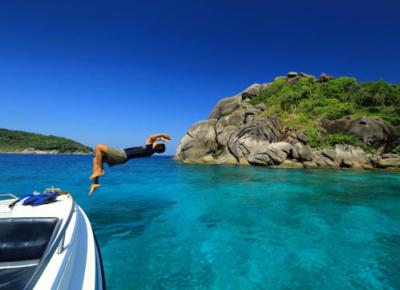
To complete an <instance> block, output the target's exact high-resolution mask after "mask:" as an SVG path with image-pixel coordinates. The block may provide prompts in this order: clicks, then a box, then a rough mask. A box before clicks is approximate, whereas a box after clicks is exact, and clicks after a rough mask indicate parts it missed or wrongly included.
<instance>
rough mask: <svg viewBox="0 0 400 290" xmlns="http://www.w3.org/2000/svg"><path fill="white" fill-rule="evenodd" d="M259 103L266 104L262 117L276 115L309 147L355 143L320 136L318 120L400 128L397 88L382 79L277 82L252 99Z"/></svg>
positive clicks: (349, 139) (340, 137) (313, 79)
mask: <svg viewBox="0 0 400 290" xmlns="http://www.w3.org/2000/svg"><path fill="white" fill-rule="evenodd" d="M258 103H264V104H266V106H267V110H266V111H265V112H264V113H263V114H264V115H271V114H273V115H277V116H279V117H280V118H281V119H282V120H283V122H284V123H285V124H286V125H287V126H288V127H289V128H292V129H296V130H298V129H301V130H303V131H304V132H305V133H306V134H307V135H308V137H309V138H310V145H311V146H312V147H316V146H321V145H323V144H328V145H333V144H337V143H347V144H358V143H357V142H356V141H357V140H355V138H354V137H349V136H346V135H341V136H339V135H337V136H332V135H331V136H323V134H320V130H319V127H318V123H319V121H320V120H321V119H331V120H335V119H340V118H342V117H345V116H347V117H349V118H350V119H355V118H358V117H361V116H371V117H379V118H382V119H383V120H385V121H386V122H388V123H389V124H391V125H392V126H394V127H397V128H398V129H400V85H398V84H395V85H393V84H389V83H387V82H385V81H383V80H380V81H377V82H366V83H358V82H357V80H356V79H354V78H349V77H340V78H337V79H333V80H330V81H327V82H319V81H318V80H317V79H315V78H312V77H302V78H300V79H298V80H297V81H293V82H288V81H286V80H285V79H277V80H275V81H274V82H272V84H271V85H270V86H268V87H267V88H265V89H264V90H263V91H261V92H260V93H259V94H258V95H257V96H255V97H254V98H253V99H252V100H251V104H252V105H256V104H258ZM345 136H346V137H345Z"/></svg>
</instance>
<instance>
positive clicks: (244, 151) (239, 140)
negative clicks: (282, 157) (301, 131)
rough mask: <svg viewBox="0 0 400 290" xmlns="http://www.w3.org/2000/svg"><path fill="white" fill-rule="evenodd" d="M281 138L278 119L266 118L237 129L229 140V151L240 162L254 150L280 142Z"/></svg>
mask: <svg viewBox="0 0 400 290" xmlns="http://www.w3.org/2000/svg"><path fill="white" fill-rule="evenodd" d="M281 136H282V132H281V124H280V121H279V118H275V117H267V118H264V119H262V120H255V121H253V122H251V123H249V124H245V125H243V126H240V127H238V128H237V129H236V130H235V131H234V132H233V134H232V135H231V137H230V138H229V142H228V147H229V151H230V152H231V153H232V154H233V156H235V158H236V160H238V161H240V160H241V159H242V157H246V156H247V155H249V154H250V153H251V152H252V151H254V150H255V149H257V148H259V147H261V146H263V145H267V144H269V143H271V142H277V141H280V139H281Z"/></svg>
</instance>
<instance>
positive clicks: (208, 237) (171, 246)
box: [0, 155, 400, 290]
mask: <svg viewBox="0 0 400 290" xmlns="http://www.w3.org/2000/svg"><path fill="white" fill-rule="evenodd" d="M91 158H92V157H91V156H35V155H32V156H31V155H0V192H13V193H16V194H23V193H26V192H29V191H32V190H35V189H36V190H42V189H43V188H45V187H48V186H51V185H57V186H59V187H61V188H62V189H64V190H66V191H70V192H72V193H73V195H74V197H75V198H76V200H77V201H78V203H79V204H80V205H81V206H82V208H83V209H84V210H85V211H86V213H87V214H88V216H89V218H90V220H91V222H92V224H93V227H94V230H95V232H96V234H97V238H98V240H99V244H100V247H101V251H102V254H103V259H104V266H105V272H106V280H107V285H108V288H109V289H121V290H122V289H124V290H126V289H400V288H399V287H400V274H399V273H400V174H399V173H389V172H387V173H383V172H373V171H350V170H336V171H334V170H294V169H293V170H285V169H267V168H258V167H236V166H216V165H214V166H213V165H183V164H179V163H176V162H175V161H173V160H172V158H170V157H152V158H147V159H137V160H132V161H131V162H130V163H128V164H125V165H122V166H119V167H114V168H112V169H108V168H106V176H105V177H104V178H102V179H101V184H102V187H101V188H100V189H99V190H98V191H97V192H96V193H95V194H94V195H93V196H92V197H88V196H87V194H86V193H87V191H88V189H89V185H90V180H89V179H88V178H89V176H90V167H91V164H92V159H91Z"/></svg>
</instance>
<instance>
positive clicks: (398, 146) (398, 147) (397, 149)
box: [392, 145, 400, 154]
mask: <svg viewBox="0 0 400 290" xmlns="http://www.w3.org/2000/svg"><path fill="white" fill-rule="evenodd" d="M392 152H393V153H397V154H400V145H397V146H396V147H394V148H393V150H392Z"/></svg>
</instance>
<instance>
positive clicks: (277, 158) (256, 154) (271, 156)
mask: <svg viewBox="0 0 400 290" xmlns="http://www.w3.org/2000/svg"><path fill="white" fill-rule="evenodd" d="M292 147H293V146H292V145H291V144H290V143H288V142H276V143H271V144H266V145H263V146H260V147H258V148H255V149H254V150H253V151H252V152H251V153H250V154H249V155H248V156H247V161H248V162H249V163H250V164H251V165H279V164H281V163H282V162H283V161H285V160H286V157H287V156H288V155H289V154H290V152H291V150H292Z"/></svg>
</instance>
